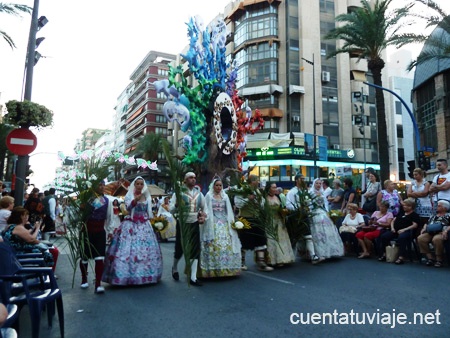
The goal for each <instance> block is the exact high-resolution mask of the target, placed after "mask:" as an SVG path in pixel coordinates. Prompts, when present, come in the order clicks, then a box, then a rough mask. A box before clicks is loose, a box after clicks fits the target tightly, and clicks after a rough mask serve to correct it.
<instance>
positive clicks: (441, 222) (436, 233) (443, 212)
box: [417, 200, 450, 268]
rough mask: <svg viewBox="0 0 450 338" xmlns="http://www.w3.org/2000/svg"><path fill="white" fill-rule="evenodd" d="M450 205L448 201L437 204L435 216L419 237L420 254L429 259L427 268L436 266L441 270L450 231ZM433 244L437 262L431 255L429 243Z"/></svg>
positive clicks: (430, 219)
mask: <svg viewBox="0 0 450 338" xmlns="http://www.w3.org/2000/svg"><path fill="white" fill-rule="evenodd" d="M449 210H450V203H449V202H448V201H446V200H439V201H438V202H437V211H436V215H435V216H431V217H430V218H429V220H428V222H427V224H425V225H424V227H423V229H422V231H421V232H420V236H419V237H417V242H418V243H419V248H420V253H422V254H425V255H426V257H427V262H426V265H427V266H435V267H436V268H440V267H441V266H442V261H443V258H444V241H446V240H447V239H448V231H449V230H450V227H449V223H450V214H449V213H448V212H449ZM430 242H432V243H433V246H434V251H435V255H436V260H434V259H433V255H432V254H431V253H430V247H429V243H430Z"/></svg>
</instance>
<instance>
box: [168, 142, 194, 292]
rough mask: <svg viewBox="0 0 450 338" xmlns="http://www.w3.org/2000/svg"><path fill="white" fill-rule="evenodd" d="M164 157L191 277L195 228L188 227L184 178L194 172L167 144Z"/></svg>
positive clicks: (187, 270)
mask: <svg viewBox="0 0 450 338" xmlns="http://www.w3.org/2000/svg"><path fill="white" fill-rule="evenodd" d="M162 148H163V152H164V155H165V156H166V160H167V168H168V169H169V170H168V173H169V176H170V180H171V182H172V185H173V191H174V195H175V198H176V200H177V210H176V212H175V213H174V217H175V218H176V220H177V221H178V222H179V224H180V240H181V247H182V248H183V254H184V259H185V266H186V268H185V272H186V274H187V275H188V276H190V275H191V262H190V257H192V256H193V252H194V249H195V245H196V244H195V243H194V242H193V240H192V238H193V231H194V229H193V227H190V226H186V224H187V222H186V220H187V217H188V215H189V202H188V201H186V199H185V198H183V196H184V193H185V192H186V187H185V186H184V184H183V183H182V182H183V178H184V175H185V174H186V173H187V172H188V171H192V170H191V169H190V168H189V167H188V166H186V165H185V164H184V163H183V162H181V161H180V160H179V159H178V158H177V157H176V156H175V155H174V154H172V152H171V150H170V146H169V144H168V143H167V142H164V143H163V144H162ZM190 280H191V279H190V278H187V283H188V285H189V284H190Z"/></svg>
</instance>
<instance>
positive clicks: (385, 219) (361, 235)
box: [356, 201, 394, 261]
mask: <svg viewBox="0 0 450 338" xmlns="http://www.w3.org/2000/svg"><path fill="white" fill-rule="evenodd" d="M379 208H380V210H377V211H375V212H374V213H373V214H372V218H371V219H370V221H369V225H368V226H366V227H363V228H362V229H361V231H360V232H358V233H357V234H356V238H357V239H358V242H359V245H360V246H361V248H362V250H363V252H362V253H361V255H360V256H359V257H358V258H367V257H370V253H371V252H372V249H373V241H374V240H375V239H376V238H378V237H380V235H381V234H383V233H384V232H386V231H387V230H388V229H389V228H390V227H391V222H392V220H393V219H394V215H393V214H392V212H390V211H388V209H389V202H387V201H381V202H380V204H379ZM379 260H381V261H383V260H384V261H385V260H386V256H385V255H384V254H383V255H382V256H381V257H380V258H379Z"/></svg>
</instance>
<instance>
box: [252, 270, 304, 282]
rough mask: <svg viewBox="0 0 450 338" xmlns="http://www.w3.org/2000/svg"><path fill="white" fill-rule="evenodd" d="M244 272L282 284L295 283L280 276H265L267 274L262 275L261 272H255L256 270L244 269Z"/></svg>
mask: <svg viewBox="0 0 450 338" xmlns="http://www.w3.org/2000/svg"><path fill="white" fill-rule="evenodd" d="M245 273H246V274H251V275H253V276H256V277H260V278H265V279H269V280H273V281H275V282H279V283H283V284H290V285H295V283H292V282H289V281H287V280H284V279H280V278H275V277H270V276H267V275H263V274H261V273H256V272H252V271H245Z"/></svg>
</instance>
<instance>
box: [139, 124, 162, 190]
mask: <svg viewBox="0 0 450 338" xmlns="http://www.w3.org/2000/svg"><path fill="white" fill-rule="evenodd" d="M164 141H165V139H163V138H162V137H161V135H160V134H155V133H150V134H145V135H144V136H143V137H142V138H141V139H140V141H139V143H138V145H137V147H136V151H135V153H136V154H143V155H142V157H143V158H144V159H146V160H147V161H151V162H155V161H156V160H158V155H159V153H161V152H162V144H163V142H164ZM157 177H158V174H157V172H154V170H150V181H151V183H152V184H153V182H152V181H153V180H154V181H155V183H157V182H156V181H157Z"/></svg>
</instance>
